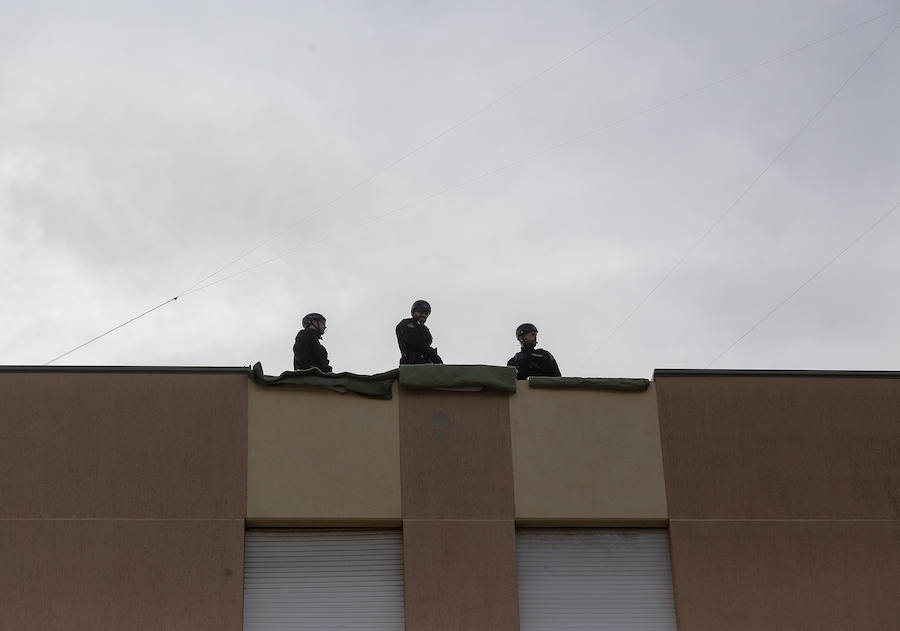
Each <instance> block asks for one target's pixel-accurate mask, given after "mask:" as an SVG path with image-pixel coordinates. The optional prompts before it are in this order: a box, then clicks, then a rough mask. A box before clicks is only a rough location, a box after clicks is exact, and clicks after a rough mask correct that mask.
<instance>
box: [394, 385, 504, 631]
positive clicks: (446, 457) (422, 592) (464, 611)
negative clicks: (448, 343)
mask: <svg viewBox="0 0 900 631" xmlns="http://www.w3.org/2000/svg"><path fill="white" fill-rule="evenodd" d="M400 460H401V462H400V465H401V488H402V514H403V557H404V558H403V565H404V579H405V580H404V582H405V604H406V628H407V630H408V631H419V630H422V631H425V630H427V631H442V630H444V629H446V630H451V629H452V630H454V631H456V630H460V629H493V630H496V631H506V630H514V629H518V628H519V612H518V591H517V585H516V541H515V500H514V489H513V468H512V452H511V446H510V425H509V400H508V396H507V395H506V394H505V393H495V392H447V391H428V390H417V391H410V390H405V391H402V392H401V396H400Z"/></svg>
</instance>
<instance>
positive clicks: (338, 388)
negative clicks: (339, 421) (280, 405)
mask: <svg viewBox="0 0 900 631" xmlns="http://www.w3.org/2000/svg"><path fill="white" fill-rule="evenodd" d="M397 376H398V371H397V369H396V368H395V369H393V370H388V371H387V372H381V373H378V374H376V375H357V374H354V373H352V372H338V373H330V372H329V373H326V372H322V371H321V370H319V369H318V368H307V369H306V370H286V371H284V372H283V373H281V374H280V375H279V376H277V377H273V376H270V375H267V374H265V373H264V372H263V367H262V364H261V363H260V362H256V363H255V364H253V368H252V369H251V371H250V378H251V379H252V380H253V382H254V383H257V384H259V385H261V386H285V385H294V386H311V387H314V388H328V389H330V390H334V391H335V392H341V393H347V392H353V393H355V394H360V395H363V396H366V397H375V398H378V399H390V398H391V388H392V387H393V384H394V380H396V379H397Z"/></svg>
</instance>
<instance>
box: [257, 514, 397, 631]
mask: <svg viewBox="0 0 900 631" xmlns="http://www.w3.org/2000/svg"><path fill="white" fill-rule="evenodd" d="M274 629H291V630H292V631H295V630H297V631H299V630H303V631H306V630H313V629H315V630H320V629H321V630H324V629H346V630H369V629H377V630H379V631H382V630H388V629H390V630H391V631H394V630H396V629H403V540H402V534H401V531H399V530H347V529H340V530H339V529H334V530H332V529H308V530H307V529H303V530H299V529H283V530H282V529H258V530H248V531H247V532H246V538H245V544H244V631H270V630H274Z"/></svg>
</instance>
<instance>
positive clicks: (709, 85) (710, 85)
mask: <svg viewBox="0 0 900 631" xmlns="http://www.w3.org/2000/svg"><path fill="white" fill-rule="evenodd" d="M898 12H900V8H898V9H892V10H890V11H887V12H885V13H882V14H880V15H876V16H874V17H871V18H868V19H866V20H863V21H862V22H858V23H856V24H854V25H853V26H848V27H846V28H844V29H841V30H840V31H835V32H834V33H831V34H829V35H826V36H824V37H821V38H819V39H817V40H814V41H812V42H808V43H806V44H803V45H802V46H798V47H797V48H793V49H791V50H788V51H786V52H784V53H781V54H779V55H777V56H775V57H771V58H769V59H767V60H765V61H762V62H760V63H757V64H755V65H753V66H750V67H747V68H744V69H743V70H739V71H737V72H734V73H732V74H730V75H727V76H725V77H722V78H720V79H716V80H715V81H712V82H710V83H707V84H705V85H703V86H700V87H699V88H695V89H693V90H690V91H688V92H684V93H682V94H680V95H678V96H675V97H672V98H670V99H667V100H664V101H661V102H659V103H657V104H655V105H652V106H650V107H648V108H646V109H643V110H641V111H639V112H636V113H635V114H631V115H629V116H626V117H624V118H621V119H618V120H616V121H613V122H611V123H609V124H607V125H605V126H603V127H600V128H597V129H594V130H591V131H589V132H587V133H585V134H581V135H579V136H575V137H573V138H569V139H568V140H565V141H563V142H561V143H558V144H556V145H553V146H552V147H549V148H547V149H544V150H542V151H539V152H537V153H535V154H532V155H530V156H527V157H525V158H522V159H520V160H517V161H516V162H513V163H510V164H507V165H504V166H502V167H499V168H496V169H493V170H491V171H488V172H487V173H483V174H482V175H479V176H477V177H474V178H472V179H470V180H467V181H465V182H462V183H461V184H457V185H455V186H451V187H449V188H446V189H444V190H442V191H439V192H437V193H433V194H431V195H428V196H426V197H424V198H421V199H419V200H416V201H414V202H411V203H409V204H405V205H404V206H401V207H399V208H396V209H394V210H391V211H388V212H386V213H383V214H381V215H379V216H377V217H374V218H373V219H370V220H368V221H365V222H362V223H360V224H356V225H354V226H350V227H349V228H347V229H345V230H343V231H341V232H338V233H333V234H331V235H327V236H325V237H323V238H322V239H319V240H318V241H314V242H310V243H308V244H306V245H304V246H302V247H300V248H297V249H295V250H291V251H290V252H287V253H285V254H282V255H279V256H276V257H273V258H270V259H268V260H266V261H263V262H262V263H259V264H257V265H254V266H252V267H249V268H246V269H244V270H241V271H239V272H236V273H234V274H231V275H229V276H226V277H223V278H220V279H217V280H215V281H212V282H210V283H206V284H204V285H200V283H195V284H194V286H193V287H191V288H189V289H186V290H184V291H182V292H181V293H179V294H178V295H176V296H175V297H173V298H170V299H169V300H166V301H165V302H163V303H160V304H159V305H157V306H155V307H153V308H151V309H148V310H147V311H145V312H144V313H141V314H139V315H137V316H135V317H133V318H131V319H130V320H127V321H126V322H123V323H122V324H119V325H117V326H115V327H113V328H112V329H110V330H108V331H106V332H105V333H102V334H101V335H98V336H97V337H95V338H92V339H90V340H88V341H87V342H85V343H83V344H80V345H79V346H76V347H75V348H73V349H71V350H69V351H66V352H65V353H63V354H62V355H59V356H57V357H55V358H54V359H52V360H50V361H49V362H47V363H46V364H44V365H49V364H51V363H53V362H55V361H57V360H58V359H61V358H63V357H65V356H66V355H69V354H71V353H73V352H75V351H76V350H78V349H80V348H83V347H85V346H87V345H88V344H90V343H92V342H94V341H96V340H99V339H100V338H102V337H104V336H106V335H108V334H110V333H112V332H113V331H116V330H118V329H120V328H122V327H123V326H125V325H127V324H130V323H132V322H134V321H135V320H138V319H140V318H142V317H144V316H146V315H149V314H150V313H152V312H153V311H156V310H157V309H159V308H161V307H163V306H165V305H167V304H169V303H171V302H174V301H176V300H178V298H182V297H185V296H188V295H190V294H194V293H197V292H199V291H202V290H204V289H207V288H208V287H212V286H213V285H216V284H218V283H220V282H223V281H226V280H228V279H230V278H234V277H235V276H240V275H241V274H244V273H246V272H249V271H251V270H253V269H257V268H258V267H262V266H263V265H268V264H269V263H272V262H274V261H277V260H279V259H281V258H284V257H285V256H290V255H291V254H295V253H297V252H299V251H300V250H303V249H305V248H307V247H310V246H312V245H316V244H318V243H321V242H323V241H327V240H329V239H333V238H335V237H337V236H340V235H342V234H346V233H347V232H351V231H352V230H355V229H357V228H359V227H362V226H364V225H368V224H370V223H373V222H375V221H378V220H380V219H383V218H384V217H387V216H388V215H391V214H394V213H397V212H400V211H402V210H405V209H407V208H410V207H412V206H416V205H418V204H422V203H425V202H426V201H428V200H431V199H434V198H435V197H438V196H441V195H444V194H446V193H449V192H452V191H454V190H457V189H459V188H462V187H464V186H467V185H469V184H472V183H474V182H476V181H478V180H481V179H484V178H486V177H489V176H491V175H494V174H496V173H499V172H500V171H503V170H505V169H508V168H511V167H513V166H516V165H518V164H521V163H523V162H525V161H527V160H530V159H532V158H535V157H537V156H539V155H543V154H545V153H548V152H550V151H553V150H555V149H559V148H561V147H563V146H566V145H568V144H571V143H573V142H577V141H578V140H581V139H582V138H587V137H588V136H592V135H594V134H597V133H600V132H601V131H605V130H607V129H609V128H611V127H615V126H616V125H619V124H622V123H625V122H628V121H630V120H634V119H636V118H639V117H640V116H644V115H646V114H649V113H651V112H654V111H656V110H658V109H661V108H663V107H666V106H667V105H671V104H672V103H676V102H678V101H681V100H682V99H686V98H688V97H691V96H693V95H695V94H699V93H701V92H704V91H706V90H709V89H711V88H714V87H716V86H718V85H721V84H723V83H726V82H728V81H731V80H733V79H736V78H738V77H740V76H742V75H745V74H748V73H750V72H753V71H754V70H758V69H760V68H763V67H764V66H768V65H770V64H773V63H775V62H778V61H781V60H782V59H785V58H786V57H789V56H791V55H794V54H796V53H799V52H802V51H804V50H807V49H808V48H812V47H813V46H817V45H818V44H822V43H824V42H827V41H829V40H831V39H834V38H835V37H839V36H841V35H844V34H845V33H849V32H850V31H853V30H856V29H858V28H861V27H863V26H866V25H867V24H871V23H872V22H876V21H878V20H881V19H884V18H885V17H887V16H889V15H893V14H895V13H898ZM237 260H240V259H237ZM229 265H230V264H229ZM226 267H227V266H226ZM224 269H225V268H224V267H223V268H221V269H220V270H218V271H217V272H215V273H214V274H212V275H210V276H207V277H206V279H204V280H209V279H210V278H212V276H214V275H215V274H218V273H219V272H220V271H222V270H224ZM201 282H203V281H201ZM198 285H199V286H198ZM604 343H605V342H604ZM601 346H602V344H601ZM597 350H599V347H598V349H597ZM594 352H595V353H596V351H594Z"/></svg>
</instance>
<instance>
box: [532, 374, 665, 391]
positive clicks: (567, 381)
mask: <svg viewBox="0 0 900 631" xmlns="http://www.w3.org/2000/svg"><path fill="white" fill-rule="evenodd" d="M528 385H529V386H530V387H532V388H558V389H570V390H615V391H618V392H644V391H645V390H646V389H647V388H649V387H650V380H649V379H624V378H612V377H609V378H607V377H529V378H528Z"/></svg>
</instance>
